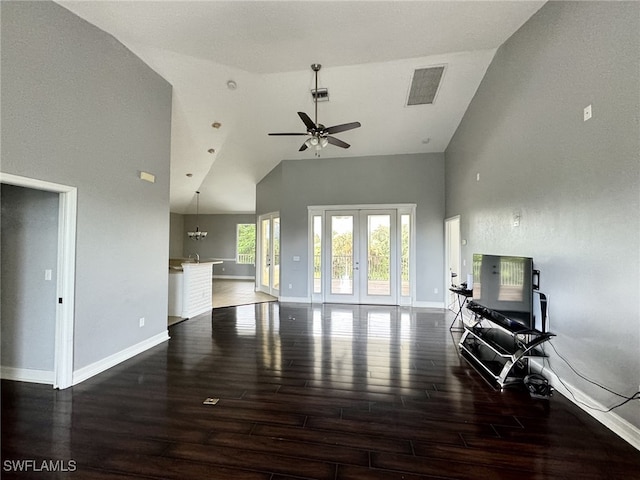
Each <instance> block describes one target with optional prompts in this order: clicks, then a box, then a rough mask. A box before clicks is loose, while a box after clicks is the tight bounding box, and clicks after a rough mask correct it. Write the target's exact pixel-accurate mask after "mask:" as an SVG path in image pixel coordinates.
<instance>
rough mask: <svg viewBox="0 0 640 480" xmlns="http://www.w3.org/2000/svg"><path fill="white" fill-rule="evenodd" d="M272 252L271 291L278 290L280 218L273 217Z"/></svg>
mask: <svg viewBox="0 0 640 480" xmlns="http://www.w3.org/2000/svg"><path fill="white" fill-rule="evenodd" d="M272 223H273V238H272V245H273V252H272V255H271V259H272V264H273V268H272V269H271V274H272V275H271V277H272V282H271V289H272V290H280V217H273V221H272Z"/></svg>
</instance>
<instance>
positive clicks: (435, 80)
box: [407, 65, 444, 106]
mask: <svg viewBox="0 0 640 480" xmlns="http://www.w3.org/2000/svg"><path fill="white" fill-rule="evenodd" d="M443 73H444V65H440V66H437V67H428V68H419V69H417V70H416V71H414V72H413V80H412V81H411V88H410V89H409V97H408V98H407V106H411V105H429V104H431V103H433V101H434V99H435V98H436V93H438V88H439V87H440V81H441V80H442V75H443Z"/></svg>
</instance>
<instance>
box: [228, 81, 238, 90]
mask: <svg viewBox="0 0 640 480" xmlns="http://www.w3.org/2000/svg"><path fill="white" fill-rule="evenodd" d="M227 88H228V89H229V90H235V89H236V88H238V84H237V83H236V82H234V81H233V80H229V81H228V82H227Z"/></svg>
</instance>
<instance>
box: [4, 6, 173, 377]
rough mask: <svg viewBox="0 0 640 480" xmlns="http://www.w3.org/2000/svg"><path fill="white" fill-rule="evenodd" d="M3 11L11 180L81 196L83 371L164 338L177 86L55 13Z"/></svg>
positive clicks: (79, 351)
mask: <svg viewBox="0 0 640 480" xmlns="http://www.w3.org/2000/svg"><path fill="white" fill-rule="evenodd" d="M1 8H2V52H1V55H2V85H1V88H2V90H1V101H2V171H3V172H6V173H11V174H15V175H20V176H24V177H30V178H36V179H40V180H46V181H50V182H55V183H60V184H64V185H71V186H75V187H77V189H78V213H77V237H76V241H77V251H76V283H75V289H76V291H75V294H76V305H75V332H74V348H75V352H74V368H75V369H78V368H81V367H84V366H87V365H90V364H92V363H94V362H97V361H99V360H102V359H104V358H105V357H108V356H109V355H112V354H114V353H117V352H120V351H122V350H123V349H125V348H127V347H130V346H132V345H135V344H137V343H139V342H142V341H144V340H146V339H148V338H150V337H153V336H155V335H158V334H160V333H162V332H166V329H167V289H168V278H167V277H168V275H167V262H168V250H169V152H170V138H171V134H170V128H171V86H170V85H169V84H168V83H167V82H166V81H165V80H163V79H162V78H161V77H160V76H158V75H157V74H156V73H155V72H154V71H152V70H151V69H150V68H149V67H147V66H146V65H145V64H144V63H142V61H140V59H138V58H137V57H135V56H134V55H133V54H132V53H131V52H130V51H129V50H127V49H126V48H125V47H124V46H123V45H121V44H120V43H119V42H117V41H116V40H115V39H114V38H113V37H111V36H110V35H107V34H106V33H104V32H103V31H101V30H99V29H97V28H96V27H94V26H92V25H90V24H89V23H87V22H85V21H83V20H81V19H79V18H78V17H76V16H75V15H73V14H71V13H70V12H69V11H67V10H66V9H64V8H63V7H61V6H59V5H58V4H55V3H53V2H1ZM139 170H144V171H147V172H151V173H153V174H155V175H156V183H154V184H151V183H147V182H143V181H141V180H140V179H139V178H138V171H139ZM36 245H37V244H32V243H30V242H29V243H27V245H25V246H26V248H28V249H29V250H31V249H33V248H36ZM140 317H145V318H146V325H145V327H144V328H139V326H138V319H139V318H140Z"/></svg>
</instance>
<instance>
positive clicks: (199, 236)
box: [187, 191, 207, 240]
mask: <svg viewBox="0 0 640 480" xmlns="http://www.w3.org/2000/svg"><path fill="white" fill-rule="evenodd" d="M199 213H200V192H197V191H196V231H195V232H187V236H188V237H189V238H190V239H191V240H204V237H206V236H207V232H201V231H200V227H199V226H198V223H199V222H198V220H199Z"/></svg>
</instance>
